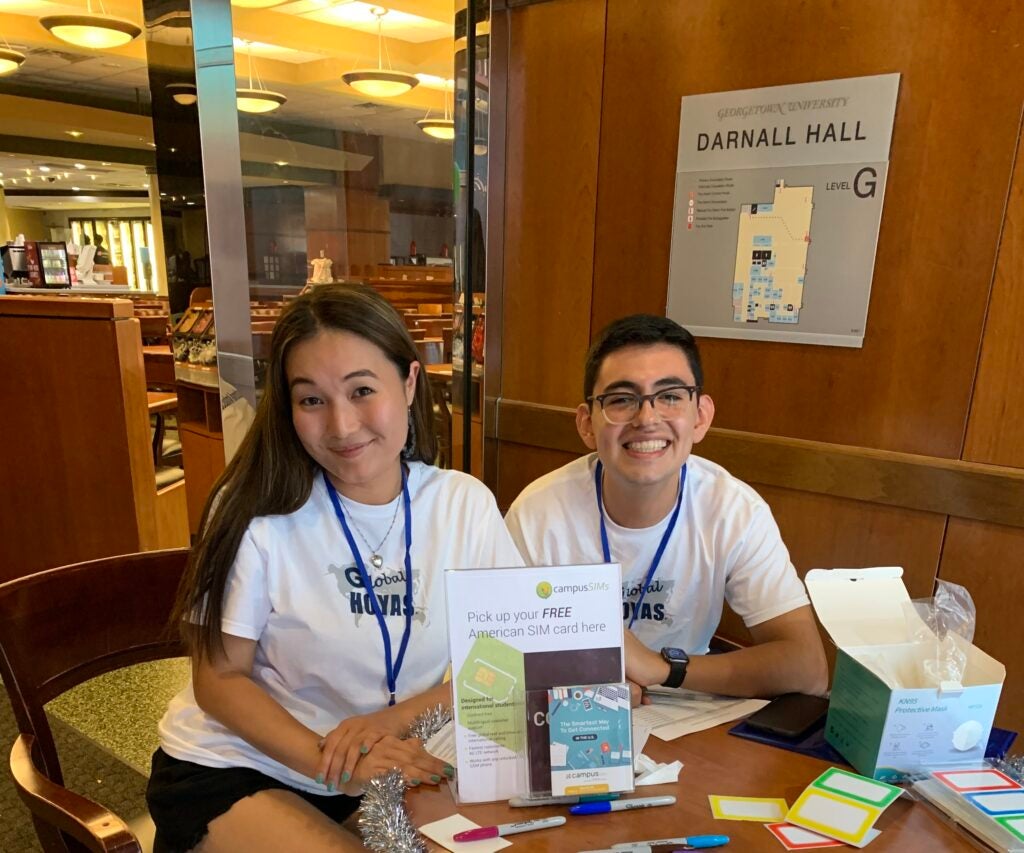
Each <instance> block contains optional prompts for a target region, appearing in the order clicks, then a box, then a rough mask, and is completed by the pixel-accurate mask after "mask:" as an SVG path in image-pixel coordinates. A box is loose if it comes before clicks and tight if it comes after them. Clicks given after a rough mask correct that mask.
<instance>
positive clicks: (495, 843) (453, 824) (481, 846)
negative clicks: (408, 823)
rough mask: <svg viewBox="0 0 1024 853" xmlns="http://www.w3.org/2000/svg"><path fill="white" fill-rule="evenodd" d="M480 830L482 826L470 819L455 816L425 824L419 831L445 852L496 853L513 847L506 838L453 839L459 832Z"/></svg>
mask: <svg viewBox="0 0 1024 853" xmlns="http://www.w3.org/2000/svg"><path fill="white" fill-rule="evenodd" d="M479 828H480V824H478V823H473V821H471V820H470V819H469V818H468V817H463V816H462V815H460V814H453V815H452V816H451V817H446V818H445V819H444V820H435V821H434V822H433V823H425V824H423V826H421V827H420V828H419V829H420V832H422V833H423V834H424V835H425V836H427V838H429V839H430V840H431V841H436V842H437V843H438V844H440V845H441V846H442V847H443V848H444V849H445V850H451V851H453V853H494V851H495V850H501V849H502V848H504V847H510V846H511V845H512V842H511V841H506V840H505V839H504V838H485V839H484V840H482V841H456V840H455V839H454V838H452V836H453V835H455V833H457V832H465V831H466V830H467V829H479Z"/></svg>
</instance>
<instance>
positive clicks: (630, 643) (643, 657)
mask: <svg viewBox="0 0 1024 853" xmlns="http://www.w3.org/2000/svg"><path fill="white" fill-rule="evenodd" d="M623 635H624V637H625V648H626V678H628V679H629V680H630V681H633V682H635V683H636V684H638V685H639V686H640V687H651V686H652V685H655V684H662V683H664V681H665V679H666V678H668V676H669V670H670V668H669V665H668V663H667V662H666V661H665V659H664V658H662V656H661V652H655V651H652V650H651V649H649V648H647V646H645V645H644V644H643V643H641V642H640V640H638V639H637V638H636V635H635V634H634V633H633V632H632V631H629V630H627V631H624V632H623ZM634 707H636V706H634Z"/></svg>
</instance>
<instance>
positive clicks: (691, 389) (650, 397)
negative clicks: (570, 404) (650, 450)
mask: <svg viewBox="0 0 1024 853" xmlns="http://www.w3.org/2000/svg"><path fill="white" fill-rule="evenodd" d="M703 390H704V386H703V385H672V386H671V387H669V388H661V389H659V390H658V391H655V392H654V393H653V394H634V393H633V392H632V391H609V392H608V393H606V394H597V395H594V396H591V397H587V403H590V404H593V403H594V402H595V401H596V402H597V404H598V405H599V406H600V407H601V411H602V412H604V401H605V399H606V398H608V397H635V398H636V401H637V404H636V410H635V411H634V412H633V414H632V416H631V418H630V420H632V418H635V417H636V416H637V414H639V413H640V411H641V410H642V409H643V407H644V403H646V402H648V401H649V402H650V404H651V408H652V409H654V411H656V412H657V411H658V410H657V408H655V405H654V401H655V400H656V399H657V398H658V397H660V396H661V395H662V394H667V393H669V392H671V391H685V392H686V393H687V394H689V395H690V401H691V402H692V401H693V398H694V395H696V397H697V400H698V402H699V401H700V394H701V391H703ZM659 414H660V412H659ZM606 417H607V416H606ZM622 423H628V421H622Z"/></svg>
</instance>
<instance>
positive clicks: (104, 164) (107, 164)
mask: <svg viewBox="0 0 1024 853" xmlns="http://www.w3.org/2000/svg"><path fill="white" fill-rule="evenodd" d="M100 165H101V166H109V165H110V164H109V163H100Z"/></svg>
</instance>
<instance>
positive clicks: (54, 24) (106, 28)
mask: <svg viewBox="0 0 1024 853" xmlns="http://www.w3.org/2000/svg"><path fill="white" fill-rule="evenodd" d="M86 8H87V12H86V14H84V15H48V16H46V17H44V18H40V19H39V23H40V24H42V25H43V27H44V28H45V29H47V30H49V31H50V32H51V33H52V34H53V35H55V36H56V37H57V38H59V39H60V40H61V41H66V42H67V43H68V44H73V45H75V46H76V47H86V48H90V49H92V50H105V49H107V48H111V47H121V45H125V44H128V42H130V41H132V40H133V39H136V38H138V37H139V35H140V34H141V33H142V28H141V27H139V26H138V25H136V24H133V23H132V22H131V21H126V20H125V19H124V18H113V17H111V16H110V15H108V14H107V13H106V11H105V10H104V9H103V3H102V0H101V2H100V14H98V15H94V14H93V11H92V0H88V3H87V7H86Z"/></svg>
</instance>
